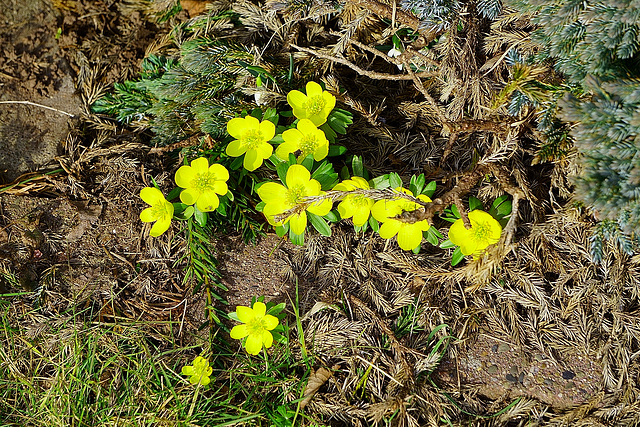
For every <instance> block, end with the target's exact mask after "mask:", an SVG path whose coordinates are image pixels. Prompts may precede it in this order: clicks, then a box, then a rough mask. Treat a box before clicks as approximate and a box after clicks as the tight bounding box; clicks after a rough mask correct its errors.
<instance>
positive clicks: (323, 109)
mask: <svg viewBox="0 0 640 427" xmlns="http://www.w3.org/2000/svg"><path fill="white" fill-rule="evenodd" d="M306 90H307V94H306V95H305V94H304V93H302V92H300V91H299V90H292V91H291V92H289V94H288V95H287V102H288V103H289V105H291V108H293V115H294V116H296V117H297V118H299V119H309V120H311V121H312V122H313V124H314V125H316V126H320V125H321V124H323V123H324V122H326V121H327V117H329V113H331V110H333V107H335V106H336V97H335V96H333V95H331V94H330V93H329V92H327V91H324V90H322V86H320V85H319V84H318V83H316V82H309V83H307V87H306Z"/></svg>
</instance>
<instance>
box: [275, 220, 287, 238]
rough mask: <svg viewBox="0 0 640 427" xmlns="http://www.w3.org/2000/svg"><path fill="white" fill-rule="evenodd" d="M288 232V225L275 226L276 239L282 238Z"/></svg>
mask: <svg viewBox="0 0 640 427" xmlns="http://www.w3.org/2000/svg"><path fill="white" fill-rule="evenodd" d="M288 231H289V223H286V224H284V225H278V226H276V235H277V236H278V237H284V236H285V235H286V234H287V232H288Z"/></svg>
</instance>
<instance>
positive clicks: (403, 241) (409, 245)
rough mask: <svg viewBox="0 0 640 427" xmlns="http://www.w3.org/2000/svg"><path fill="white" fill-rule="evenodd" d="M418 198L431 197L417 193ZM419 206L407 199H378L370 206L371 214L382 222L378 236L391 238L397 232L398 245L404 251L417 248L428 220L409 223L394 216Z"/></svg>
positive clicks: (426, 199)
mask: <svg viewBox="0 0 640 427" xmlns="http://www.w3.org/2000/svg"><path fill="white" fill-rule="evenodd" d="M396 190H397V191H402V192H404V193H406V194H411V191H409V190H407V189H405V188H401V187H399V188H397V189H396ZM418 199H419V200H422V201H424V202H430V201H431V199H430V198H428V197H427V196H425V195H424V194H421V195H419V196H418ZM421 208H422V206H420V205H419V204H418V203H415V202H412V201H411V200H407V199H394V200H378V201H377V202H376V203H375V204H374V205H373V207H372V208H371V214H372V215H373V217H374V218H375V219H377V220H378V221H379V222H381V223H382V225H381V226H380V230H379V231H378V233H379V234H380V237H382V238H383V239H391V238H392V237H393V236H395V235H396V234H397V235H398V245H399V246H400V247H401V248H402V249H404V250H405V251H411V250H413V249H415V248H417V247H418V246H419V245H420V242H422V232H423V231H427V230H428V229H429V227H430V225H429V222H428V221H427V220H426V219H425V220H422V221H416V222H414V223H409V222H403V221H400V220H398V219H395V218H394V217H396V216H398V215H400V214H402V213H403V212H412V211H415V210H417V209H421Z"/></svg>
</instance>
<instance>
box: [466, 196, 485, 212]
mask: <svg viewBox="0 0 640 427" xmlns="http://www.w3.org/2000/svg"><path fill="white" fill-rule="evenodd" d="M476 209H480V210H482V202H481V201H480V200H479V199H478V198H476V197H473V196H471V197H469V211H475V210H476Z"/></svg>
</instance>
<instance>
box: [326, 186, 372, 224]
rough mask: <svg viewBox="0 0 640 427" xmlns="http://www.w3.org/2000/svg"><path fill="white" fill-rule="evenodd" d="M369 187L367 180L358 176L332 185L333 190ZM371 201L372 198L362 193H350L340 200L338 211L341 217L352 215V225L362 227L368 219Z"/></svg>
mask: <svg viewBox="0 0 640 427" xmlns="http://www.w3.org/2000/svg"><path fill="white" fill-rule="evenodd" d="M369 188H371V187H370V186H369V183H368V182H367V180H366V179H364V178H361V177H359V176H354V177H353V178H351V179H347V180H344V181H342V182H341V183H340V184H338V185H336V186H335V187H333V189H334V190H339V191H353V190H357V189H364V190H368V189H369ZM373 203H374V202H373V200H372V199H370V198H368V197H366V196H364V195H362V194H351V195H348V196H346V197H345V198H344V199H343V200H342V202H340V204H339V205H338V212H340V216H341V217H342V219H347V218H351V217H353V225H355V226H356V227H362V226H363V225H364V224H365V223H366V222H367V220H368V219H369V214H371V207H372V206H373Z"/></svg>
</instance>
